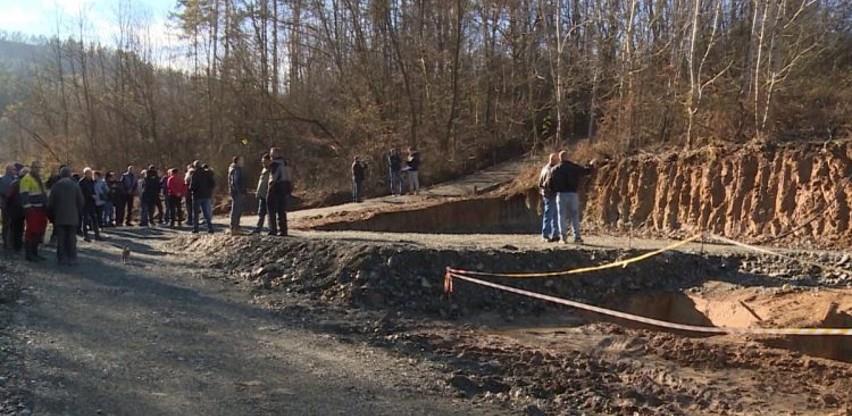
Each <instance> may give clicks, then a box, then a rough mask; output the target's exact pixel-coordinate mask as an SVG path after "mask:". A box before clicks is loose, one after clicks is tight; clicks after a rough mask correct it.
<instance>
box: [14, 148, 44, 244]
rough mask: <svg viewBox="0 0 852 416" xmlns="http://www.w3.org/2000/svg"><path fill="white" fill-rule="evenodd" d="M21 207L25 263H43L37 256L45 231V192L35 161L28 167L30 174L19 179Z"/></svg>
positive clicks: (37, 163) (39, 168) (37, 164)
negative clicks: (23, 222) (22, 208)
mask: <svg viewBox="0 0 852 416" xmlns="http://www.w3.org/2000/svg"><path fill="white" fill-rule="evenodd" d="M20 198H21V205H22V206H23V207H24V216H25V218H26V232H25V233H24V249H25V254H26V259H27V261H44V260H45V258H44V257H41V256H39V254H38V246H39V245H40V244H41V243H42V241H43V240H44V232H45V230H46V229H47V209H46V207H47V191H46V190H45V188H44V183H43V182H42V180H41V163H39V162H38V161H35V162H33V163H32V165H30V172H29V173H28V174H27V175H26V176H24V177H23V179H21V184H20Z"/></svg>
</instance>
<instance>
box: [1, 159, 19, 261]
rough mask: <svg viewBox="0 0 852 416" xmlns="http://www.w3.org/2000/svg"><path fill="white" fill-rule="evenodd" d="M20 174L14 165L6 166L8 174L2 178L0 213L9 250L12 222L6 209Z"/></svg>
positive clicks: (5, 245)
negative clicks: (10, 193) (7, 197)
mask: <svg viewBox="0 0 852 416" xmlns="http://www.w3.org/2000/svg"><path fill="white" fill-rule="evenodd" d="M17 176H18V174H17V172H16V170H15V167H14V166H13V165H8V166H6V172H5V173H4V174H3V176H2V177H0V211H2V229H3V233H2V235H3V248H4V249H8V248H9V231H10V230H11V228H9V226H10V225H11V222H10V220H9V209H8V208H6V195H7V194H8V193H9V189H10V188H11V187H12V183H13V182H15V179H16V178H17Z"/></svg>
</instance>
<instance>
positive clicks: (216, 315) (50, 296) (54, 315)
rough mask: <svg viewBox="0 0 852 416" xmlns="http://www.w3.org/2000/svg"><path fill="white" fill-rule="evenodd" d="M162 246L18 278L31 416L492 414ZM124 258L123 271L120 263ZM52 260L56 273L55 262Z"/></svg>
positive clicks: (18, 327) (140, 245)
mask: <svg viewBox="0 0 852 416" xmlns="http://www.w3.org/2000/svg"><path fill="white" fill-rule="evenodd" d="M169 238H170V237H169V234H168V232H165V231H162V232H161V231H159V230H150V231H148V230H146V231H144V232H143V231H139V230H132V231H131V230H127V231H117V232H115V233H113V234H112V237H111V240H110V243H109V244H103V243H101V244H85V245H83V246H82V258H81V263H80V265H79V266H78V267H76V268H63V269H60V268H57V266H55V265H54V263H53V262H52V261H50V262H47V263H44V264H41V265H38V266H29V265H23V264H20V263H18V262H16V264H14V265H13V266H11V267H13V268H14V269H13V270H15V272H16V273H19V274H20V276H21V277H22V280H23V286H24V288H25V290H24V292H23V294H22V297H21V301H20V302H19V303H20V304H19V305H18V307H17V308H16V311H15V315H14V316H15V318H14V320H13V322H12V331H13V333H14V334H15V335H16V336H17V337H18V341H19V343H20V345H22V347H21V348H22V351H23V368H21V369H20V370H21V371H22V374H24V378H25V380H26V383H27V384H26V386H25V389H27V390H28V391H29V393H30V394H29V397H30V400H29V403H26V408H22V409H9V408H3V407H2V406H0V410H4V411H8V412H12V413H5V414H28V413H30V412H32V414H38V415H68V414H71V415H95V414H107V415H189V414H206V415H262V414H270V415H271V414H275V415H280V414H318V415H319V414H322V415H327V414H353V415H359V414H360V415H375V414H500V413H502V412H504V411H503V410H502V409H500V408H495V407H488V405H483V406H485V407H479V406H478V405H476V404H474V403H472V402H470V401H458V400H454V399H448V398H446V397H444V396H443V395H442V394H441V391H440V388H439V387H438V386H436V384H435V380H436V379H437V378H438V377H436V376H435V375H434V374H432V371H433V370H432V369H431V368H429V367H428V365H427V364H418V363H416V362H413V361H410V360H404V359H401V358H397V357H394V356H391V355H389V354H388V353H387V352H385V351H383V350H379V349H375V348H371V347H368V346H366V345H364V344H358V343H342V342H339V341H336V340H334V339H333V338H331V337H329V336H328V335H325V334H323V333H319V332H316V331H312V330H311V329H309V328H310V327H308V326H305V325H302V324H301V323H300V322H298V319H296V318H288V317H286V316H280V315H273V314H272V313H271V312H269V311H268V310H265V309H263V308H261V307H258V306H255V305H252V304H251V302H250V297H249V296H248V295H247V294H246V292H245V291H242V290H239V289H237V288H235V287H233V285H232V284H229V283H224V282H221V281H219V280H210V279H203V278H199V277H201V276H199V274H200V273H203V269H202V268H200V267H197V266H195V265H193V264H190V263H187V262H188V260H187V259H185V258H179V257H175V256H167V255H164V253H163V252H162V251H161V250H162V248H163V246H162V244H163V242H164V241H167V240H168V239H169ZM124 245H128V246H130V247H131V248H132V250H133V253H134V254H133V257H132V260H131V262H130V264H127V265H124V264H121V262H120V261H119V257H120V256H119V249H118V248H117V247H121V246H124ZM51 260H52V259H51Z"/></svg>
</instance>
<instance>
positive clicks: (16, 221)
mask: <svg viewBox="0 0 852 416" xmlns="http://www.w3.org/2000/svg"><path fill="white" fill-rule="evenodd" d="M6 220H7V221H8V222H7V223H5V224H4V227H3V231H4V232H3V238H4V240H3V241H4V243H5V247H6V248H7V249H9V250H12V251H15V252H19V251H21V249H23V248H24V221H25V220H24V217H23V216H18V217H14V216H11V215H10V216H9V217H8V218H6Z"/></svg>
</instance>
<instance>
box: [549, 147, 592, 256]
mask: <svg viewBox="0 0 852 416" xmlns="http://www.w3.org/2000/svg"><path fill="white" fill-rule="evenodd" d="M559 160H560V162H559V165H558V166H556V167H555V168H553V170H552V171H551V173H550V175H551V178H550V188H551V189H552V190H553V192H554V193H555V194H556V206H557V211H558V214H557V215H558V218H559V222H558V224H559V236H560V237H561V239H562V243H563V244H567V243H568V221H571V228H572V229H573V231H574V242H575V243H577V244H582V243H583V238H582V236H581V235H580V197H579V195H577V190H578V189H579V187H580V179H581V178H582V177H583V176H586V175H588V174H589V173H591V172H592V168H591V166H587V167H583V166H580V165H578V164H576V163H573V162H571V161H570V160H568V152H566V151H562V152H559Z"/></svg>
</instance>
